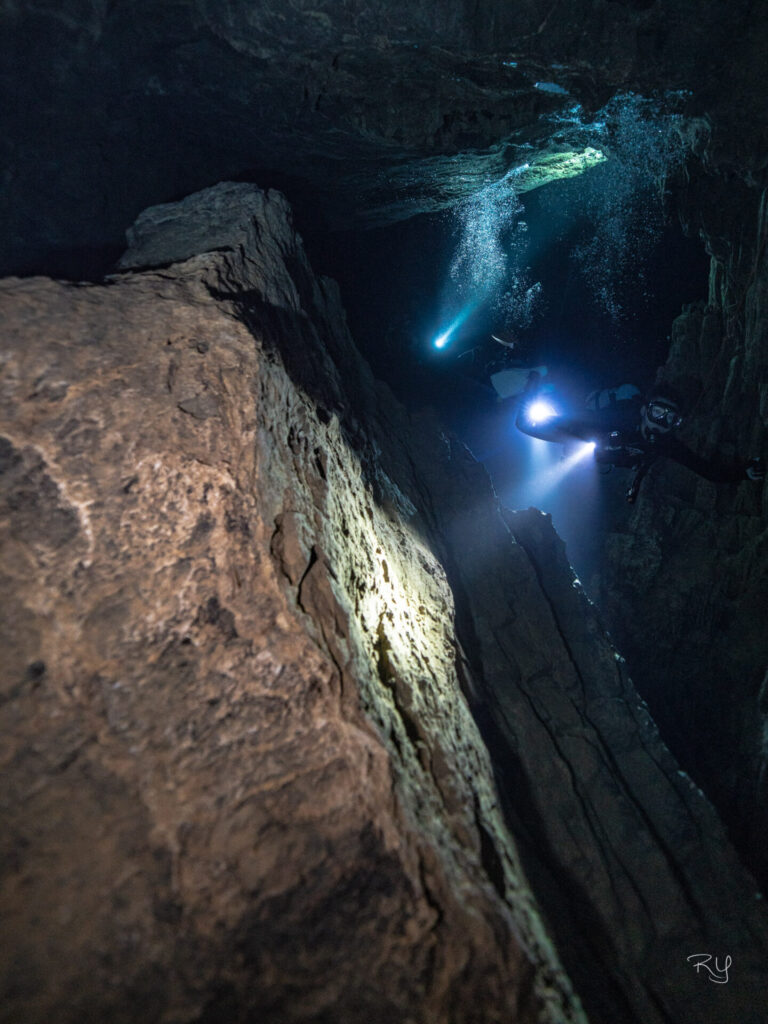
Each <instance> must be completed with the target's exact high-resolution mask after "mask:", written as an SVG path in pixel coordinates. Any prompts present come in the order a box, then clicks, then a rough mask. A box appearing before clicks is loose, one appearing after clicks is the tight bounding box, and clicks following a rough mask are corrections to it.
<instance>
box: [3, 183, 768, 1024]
mask: <svg viewBox="0 0 768 1024" xmlns="http://www.w3.org/2000/svg"><path fill="white" fill-rule="evenodd" d="M131 238H132V248H131V249H130V250H129V252H128V253H127V255H126V257H125V258H124V259H123V261H122V265H123V267H124V268H131V269H130V270H128V269H125V272H124V273H121V274H118V275H115V276H114V277H112V278H111V279H110V280H109V282H107V283H106V284H105V285H101V286H99V285H70V284H62V283H56V282H52V281H49V280H46V279H41V278H34V279H29V280H14V279H9V280H8V281H6V282H4V283H3V285H2V293H1V296H2V297H1V299H0V301H1V302H2V307H3V311H4V318H5V324H6V327H5V332H6V334H5V337H6V344H5V346H4V353H3V376H2V392H1V395H0V400H1V401H2V405H1V406H0V417H1V419H0V435H2V441H1V442H0V444H1V445H2V447H0V458H2V464H1V467H0V468H2V476H0V480H1V481H2V488H3V490H2V496H3V500H4V505H5V519H4V522H5V523H6V525H5V526H4V530H5V534H4V537H3V540H4V552H5V553H4V559H3V577H4V578H3V593H4V604H5V615H4V618H3V631H4V636H3V650H4V652H5V654H4V664H5V667H4V674H3V685H4V693H3V704H2V709H1V710H2V715H3V736H4V737H5V741H4V748H3V778H4V785H3V796H2V800H3V805H2V806H3V817H4V829H3V838H2V843H3V864H4V875H3V890H2V898H1V899H2V902H1V904H0V906H1V908H2V923H3V930H4V932H5V934H6V935H8V936H12V942H11V943H8V944H6V947H5V948H6V951H7V952H6V954H5V955H4V956H5V959H4V963H3V976H4V979H5V980H4V984H5V991H4V995H3V1000H2V1005H3V1015H4V1016H3V1019H4V1020H8V1021H10V1020H13V1021H15V1022H19V1021H24V1022H32V1021H35V1022H37V1021H48V1020H52V1019H56V1020H57V1021H59V1022H62V1024H65V1022H69V1021H72V1022H73V1024H74V1022H75V1021H82V1020H91V1019H92V1020H103V1021H126V1022H128V1021H135V1020H137V1019H143V1020H147V1021H178V1022H181V1021H185V1022H186V1021H189V1022H193V1021H194V1022H200V1024H202V1022H205V1024H212V1022H224V1021H226V1022H228V1024H229V1022H234V1021H252V1022H256V1021H258V1022H260V1024H263V1022H280V1024H286V1022H300V1021H301V1022H303V1021H306V1022H310V1021H312V1022H319V1021H328V1022H330V1021H334V1022H343V1024H347V1022H348V1024H357V1022H363V1021H373V1022H376V1021H381V1022H383V1021H392V1020H403V1021H405V1020H411V1021H418V1022H424V1024H427V1022H429V1024H432V1022H438V1021H440V1022H442V1021H446V1022H448V1021H451V1022H460V1021H466V1022H470V1021H471V1022H481V1021H483V1022H485V1021H488V1022H491V1021H493V1022H495V1021H509V1020H515V1021H525V1022H528V1021H537V1022H538V1021H540V1022H553V1024H554V1022H557V1024H561V1022H564V1021H574V1022H576V1021H583V1020H585V1019H587V1016H586V1015H585V1013H584V1011H583V1010H582V1009H581V1007H580V1002H579V998H578V997H577V996H574V994H573V989H572V983H573V985H575V988H576V990H577V991H578V993H579V996H580V997H581V1000H582V1001H583V1003H584V1005H585V1006H586V1010H587V1015H589V1019H591V1020H593V1021H602V1020H606V1021H607V1020H611V1021H628V1022H629V1021H632V1022H634V1021H637V1022H638V1024H639V1022H642V1024H649V1022H656V1021H658V1022H665V1021H675V1022H687V1021H690V1022H691V1024H693V1022H694V1021H695V1022H696V1024H706V1022H709V1021H711V1022H712V1024H715V1022H716V1021H717V1022H720V1021H722V1020H724V1019H727V1018H729V1017H730V1018H731V1019H738V1020H740V1021H743V1022H748V1021H757V1020H759V1019H762V1018H763V1017H764V1015H765V1005H764V1000H765V991H764V985H763V981H764V965H765V962H766V959H765V958H766V952H768V943H767V941H766V935H767V934H768V933H767V932H766V915H765V913H764V909H763V905H762V903H761V902H760V901H759V900H757V899H756V898H755V890H754V883H753V882H752V881H751V880H750V878H749V877H748V876H747V875H746V873H745V872H744V871H743V869H742V868H741V866H740V865H739V863H738V860H737V859H736V857H735V855H734V853H733V851H732V850H731V849H730V847H729V845H728V842H727V840H726V838H725V835H724V833H723V830H722V827H721V826H720V824H719V822H718V820H717V818H716V817H715V815H714V812H713V811H712V809H711V807H710V806H709V805H708V803H707V802H706V800H705V799H704V798H703V796H702V795H701V794H700V793H699V792H698V791H697V790H696V788H695V787H694V786H693V784H692V783H691V781H690V780H689V779H688V778H687V777H686V776H685V775H683V774H682V773H681V772H679V771H678V769H677V765H676V764H675V762H674V761H673V759H672V758H671V757H670V755H669V754H668V752H667V751H666V749H665V748H664V746H663V745H662V743H661V742H660V740H659V737H658V735H657V732H656V730H655V727H654V725H653V723H652V722H651V720H650V718H649V716H648V714H647V711H646V709H645V707H644V706H643V705H642V703H641V702H640V701H639V699H638V697H637V695H636V693H635V692H634V690H633V687H632V685H631V683H630V682H629V680H628V678H627V676H626V673H625V670H624V665H623V663H622V660H621V658H620V657H619V656H618V655H617V653H616V652H615V650H614V649H613V648H612V647H611V645H610V643H609V642H608V640H607V639H606V636H605V634H604V632H603V630H602V627H601V625H600V623H599V621H598V620H597V617H596V614H595V611H594V609H593V608H592V607H591V606H590V604H589V602H588V601H587V599H586V598H585V596H584V594H583V592H582V591H581V589H580V587H579V586H578V585H577V584H576V583H575V581H574V578H573V575H572V572H571V571H570V569H569V567H568V565H567V563H566V561H565V557H564V552H563V549H562V544H561V542H560V541H559V540H558V538H557V537H556V535H555V534H554V531H553V530H552V527H551V523H550V522H549V520H548V519H547V518H546V517H543V516H541V515H540V514H539V513H536V512H528V513H518V514H511V513H506V512H504V511H503V510H502V509H501V508H500V507H499V505H498V502H497V500H496V498H495V496H494V494H493V492H492V489H491V487H490V484H489V481H488V479H487V476H486V474H485V471H484V470H483V469H482V467H481V466H480V465H479V464H478V463H477V462H475V460H474V459H473V457H472V456H471V454H470V453H469V452H468V451H467V450H466V449H465V448H464V447H463V446H462V445H461V444H460V443H458V442H457V441H456V439H454V438H451V437H447V436H445V435H444V434H443V433H442V432H441V431H440V429H439V427H438V426H437V424H435V423H434V422H432V420H431V419H430V418H429V417H420V418H418V419H416V420H414V419H412V418H411V417H410V416H409V415H408V414H407V413H406V412H405V410H403V409H402V408H401V407H400V406H399V405H398V404H397V403H396V402H395V400H394V399H393V398H392V396H391V395H390V394H389V392H388V391H387V389H386V388H384V387H383V386H382V385H380V384H377V382H376V381H375V380H374V379H373V378H372V376H371V374H370V371H369V370H368V368H367V366H366V364H365V363H364V362H363V361H362V359H361V358H360V356H359V355H358V354H357V352H356V351H355V348H354V345H353V343H352V340H351V339H350V337H349V334H348V332H347V330H346V327H345V323H344V315H343V311H342V309H341V305H340V302H339V297H338V294H337V291H336V288H335V286H334V285H333V283H332V282H330V281H328V280H323V279H316V278H315V277H314V275H313V273H312V271H311V269H310V267H309V265H308V263H307V260H306V257H305V256H304V253H303V250H302V246H301V243H300V240H299V239H298V237H297V236H296V234H295V233H294V231H293V228H292V226H291V223H290V214H289V209H288V207H287V204H286V203H285V201H284V200H283V198H282V197H281V196H280V195H279V194H277V193H274V192H270V193H264V192H262V191H260V190H259V189H257V188H255V187H254V186H250V185H227V184H224V185H219V186H217V187H215V188H213V189H210V190H208V191H206V192H203V193H200V194H198V195H195V196H192V197H190V198H189V199H187V200H185V201H184V202H182V203H180V204H177V205H174V206H170V207H169V206H164V207H158V208H155V209H153V210H149V211H147V213H146V214H145V215H143V217H142V218H141V219H140V222H139V223H138V224H137V226H136V228H135V230H134V231H133V232H132V235H131ZM206 240H208V242H209V243H210V244H208V245H206ZM208 249H212V250H215V251H207V250H208ZM142 268H146V269H142ZM473 713H474V717H473ZM478 727H479V728H478ZM479 730H480V731H482V734H483V736H484V739H485V741H486V742H487V744H488V745H489V748H490V750H491V751H492V755H493V762H494V764H493V765H492V763H491V758H490V757H489V755H488V753H487V749H486V745H485V743H484V742H483V739H481V735H480V731H479ZM494 771H495V775H496V783H497V784H498V790H497V789H496V785H495V783H494ZM497 792H498V793H499V795H500V799H499V797H497V795H496V794H497ZM521 858H522V861H523V862H524V865H525V866H524V868H523V867H522V866H521ZM526 877H527V878H529V879H530V881H531V884H532V887H533V891H532V890H531V888H530V887H529V883H528V881H526ZM556 949H557V951H556ZM706 952H711V953H712V954H717V955H718V956H719V957H720V958H721V959H720V962H721V964H722V962H723V959H722V958H723V957H724V956H725V955H726V954H727V955H728V956H730V957H731V958H732V960H733V963H734V965H735V966H734V972H735V971H736V970H738V984H733V985H731V986H728V985H720V984H709V983H707V981H706V980H705V978H704V977H702V976H701V975H700V973H699V972H697V971H696V970H695V969H694V968H693V967H692V966H691V964H690V963H688V961H687V957H688V956H689V955H692V954H697V953H706ZM562 964H565V969H564V968H563V966H562ZM569 979H570V980H569Z"/></svg>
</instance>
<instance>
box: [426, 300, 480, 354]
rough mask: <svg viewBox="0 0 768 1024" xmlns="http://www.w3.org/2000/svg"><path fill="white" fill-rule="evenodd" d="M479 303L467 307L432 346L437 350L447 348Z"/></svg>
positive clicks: (439, 335)
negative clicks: (455, 333)
mask: <svg viewBox="0 0 768 1024" xmlns="http://www.w3.org/2000/svg"><path fill="white" fill-rule="evenodd" d="M476 305H477V303H474V302H472V303H470V304H469V305H468V306H465V307H464V309H462V311H461V312H460V313H459V315H458V316H457V317H456V319H455V320H454V321H453V322H452V323H451V324H450V325H449V326H448V328H447V330H445V331H443V333H442V334H438V336H437V337H436V338H435V340H434V341H433V342H432V344H433V345H434V346H435V348H445V346H446V345H447V344H448V342H449V341H450V340H451V337H452V335H453V334H454V332H455V331H457V330H458V329H459V327H461V325H462V324H463V323H464V322H465V321H466V320H467V319H468V318H469V316H470V314H471V313H472V312H473V311H474V308H475V306H476Z"/></svg>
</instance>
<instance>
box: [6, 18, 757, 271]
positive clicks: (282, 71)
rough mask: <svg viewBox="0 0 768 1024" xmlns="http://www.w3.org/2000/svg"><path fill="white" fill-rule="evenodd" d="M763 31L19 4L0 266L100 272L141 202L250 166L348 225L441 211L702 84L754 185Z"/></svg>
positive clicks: (700, 102)
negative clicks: (614, 99)
mask: <svg viewBox="0 0 768 1024" xmlns="http://www.w3.org/2000/svg"><path fill="white" fill-rule="evenodd" d="M767 29H768V25H767V24H766V19H765V17H764V14H761V8H760V5H759V4H758V5H755V4H752V3H745V2H733V3H728V4H725V3H723V2H722V0H667V2H665V3H663V4H660V3H652V2H650V0H648V2H646V0H635V2H629V0H568V2H567V3H556V2H553V0H526V2H525V3H509V2H507V0H483V2H482V3H477V4H474V5H468V4H466V3H465V2H463V0H440V2H439V3H436V2H435V0H417V2H414V0H411V2H409V3H403V2H399V0H389V2H380V3H371V2H369V0H348V2H345V3H343V4H340V3H336V2H322V0H317V2H315V3H311V4H308V3H292V4H289V5H286V4H284V3H282V2H274V0H259V2H258V3H253V2H251V0H229V2H228V3H227V4H214V3H209V2H206V0H176V2H174V3H164V4H146V3H137V2H136V0H121V2H120V3H105V2H103V0H99V2H96V0H60V2H59V3H57V4H56V5H51V4H49V3H47V2H44V0H27V2H25V3H23V4H22V3H18V2H10V0H9V2H6V3H4V4H3V5H2V6H0V164H2V167H3V168H4V170H3V179H2V184H3V188H2V190H0V217H2V220H3V223H4V225H5V227H4V232H3V237H2V239H0V273H2V274H8V273H22V272H23V273H30V272H35V271H36V272H45V273H54V274H67V275H69V276H72V277H75V278H77V277H83V276H86V275H89V274H96V275H98V274H100V272H102V271H103V269H104V268H105V267H108V266H109V265H110V263H111V260H112V259H113V258H114V257H116V256H117V255H118V252H119V249H120V247H121V245H122V240H123V233H124V231H125V229H126V227H127V226H128V225H129V224H130V223H131V222H132V221H133V220H134V218H135V217H136V216H137V215H138V213H139V212H140V211H141V210H142V209H143V208H144V207H147V206H150V205H152V204H155V203H158V202H166V201H168V200H171V199H175V198H178V197H179V196H183V195H186V194H188V193H190V192H193V191H195V190H197V189H200V188H203V187H205V186H209V185H212V184H214V183H215V182H217V181H221V180H223V179H232V178H235V177H236V176H240V177H241V178H245V179H246V180H258V181H260V182H262V183H263V182H265V181H266V180H267V175H277V176H280V177H281V178H282V179H283V181H284V187H287V186H288V185H289V184H290V185H291V187H292V189H295V191H296V193H297V195H302V196H304V197H305V199H306V201H307V206H308V208H309V209H311V210H312V211H313V213H314V214H315V215H317V211H318V208H319V209H320V211H321V212H322V215H323V216H324V217H325V218H326V219H327V220H329V221H331V222H333V223H335V224H337V225H338V224H346V225H349V224H350V222H351V221H352V220H353V219H354V218H355V217H361V218H363V219H365V220H366V221H370V220H371V219H372V218H376V219H377V220H378V221H389V222H391V221H392V219H394V218H397V217H402V216H410V215H411V214H413V213H417V212H423V211H425V210H431V209H436V208H440V207H442V206H445V205H448V204H450V203H452V202H455V200H456V199H457V198H458V197H460V196H462V195H468V194H471V193H472V192H474V191H476V190H477V189H478V188H479V187H481V186H482V185H484V184H487V183H488V181H490V180H498V179H499V178H500V177H502V175H503V174H504V173H505V172H506V171H508V170H509V169H510V168H512V167H516V166H518V165H520V164H523V163H529V164H532V165H535V164H536V163H537V161H538V160H540V159H541V158H542V157H544V158H546V157H547V156H551V155H552V153H553V152H558V151H562V150H563V149H565V150H568V149H569V148H570V146H569V139H568V137H567V136H568V132H567V130H566V125H567V122H568V119H569V112H570V111H571V110H572V108H573V106H574V104H576V103H580V104H582V105H583V106H584V108H585V110H586V111H590V110H595V109H596V108H598V107H599V106H601V105H602V104H603V103H604V102H606V101H607V100H608V99H609V98H610V97H611V96H612V95H614V94H615V92H616V91H621V90H636V91H638V92H640V93H642V94H644V95H656V94H659V93H662V92H663V91H664V90H667V89H672V90H687V91H689V92H690V94H691V100H690V104H689V113H690V114H691V115H692V116H694V117H700V116H701V115H706V117H707V118H708V120H709V123H710V125H711V126H712V134H713V139H712V146H711V147H710V152H711V155H712V159H713V160H714V161H715V162H716V163H717V164H718V165H722V166H724V167H726V168H728V169H729V170H732V169H737V171H738V174H739V175H742V174H743V173H744V172H745V169H746V171H747V173H752V172H753V171H754V169H755V164H756V162H758V161H757V160H756V155H758V154H762V153H764V152H765V145H764V143H765V135H764V102H763V91H764V90H763V81H764V70H765V46H766V30H767ZM537 83H539V84H542V83H543V84H545V85H547V84H548V85H550V86H552V85H553V86H555V87H556V89H559V90H560V91H559V92H558V91H546V90H542V89H540V88H537ZM723 129H724V130H723ZM590 144H593V143H590ZM517 183H518V185H519V184H520V181H518V182H517Z"/></svg>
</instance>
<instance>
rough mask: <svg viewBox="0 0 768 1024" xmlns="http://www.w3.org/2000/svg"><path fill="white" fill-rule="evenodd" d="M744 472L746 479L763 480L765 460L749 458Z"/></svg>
mask: <svg viewBox="0 0 768 1024" xmlns="http://www.w3.org/2000/svg"><path fill="white" fill-rule="evenodd" d="M744 472H745V474H746V477H747V479H748V480H764V479H765V460H764V459H750V460H749V462H748V463H747V468H746V469H745V471H744Z"/></svg>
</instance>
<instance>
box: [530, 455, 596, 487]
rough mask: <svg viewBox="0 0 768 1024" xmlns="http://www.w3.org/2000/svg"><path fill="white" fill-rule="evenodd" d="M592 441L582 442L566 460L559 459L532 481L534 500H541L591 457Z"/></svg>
mask: <svg viewBox="0 0 768 1024" xmlns="http://www.w3.org/2000/svg"><path fill="white" fill-rule="evenodd" d="M595 447H596V446H595V442H594V441H583V442H582V443H580V444H579V445H578V447H577V448H576V449H575V451H573V452H571V454H570V455H568V456H567V457H566V458H564V459H561V460H560V461H559V462H558V463H556V464H555V465H554V466H551V467H550V468H548V469H546V470H544V472H543V473H540V474H539V475H538V476H537V477H536V478H535V479H534V481H533V490H534V492H535V497H536V500H541V499H542V498H543V497H544V496H545V495H546V494H549V492H550V491H551V490H554V488H555V487H557V485H558V484H559V483H560V482H561V480H563V478H564V477H566V476H567V475H568V474H569V473H570V472H571V470H572V469H575V467H576V466H578V465H579V463H580V462H583V461H584V459H585V458H586V457H587V456H588V455H591V454H592V452H594V450H595Z"/></svg>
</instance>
